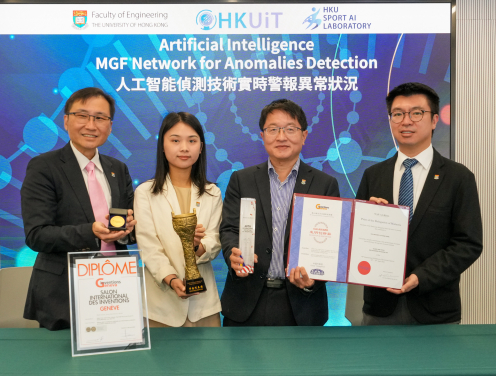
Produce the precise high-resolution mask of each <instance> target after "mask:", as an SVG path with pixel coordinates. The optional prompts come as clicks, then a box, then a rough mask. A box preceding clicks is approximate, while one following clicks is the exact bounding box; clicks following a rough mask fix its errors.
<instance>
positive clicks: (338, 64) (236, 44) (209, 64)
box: [96, 37, 377, 70]
mask: <svg viewBox="0 0 496 376" xmlns="http://www.w3.org/2000/svg"><path fill="white" fill-rule="evenodd" d="M313 49H314V42H313V41H311V40H310V41H272V40H271V39H270V38H256V40H251V39H250V40H247V39H242V40H231V39H230V38H227V39H224V38H222V37H221V38H219V41H216V40H210V38H206V39H205V40H202V41H199V40H197V38H188V39H187V38H182V39H176V40H174V41H168V40H167V39H162V42H161V44H160V49H159V50H160V51H167V52H171V51H180V52H195V51H200V52H203V51H252V52H254V51H267V52H270V53H271V54H273V55H277V54H279V53H281V52H284V53H285V52H286V51H302V52H303V51H309V52H311V51H313ZM130 63H131V65H132V69H145V70H168V69H171V68H172V69H176V70H177V69H198V68H200V69H277V68H283V69H304V68H306V69H314V68H317V69H339V68H341V69H377V60H376V59H359V58H358V56H355V57H349V58H347V59H331V58H329V57H326V58H325V59H315V58H314V57H312V56H307V57H306V59H304V60H302V59H296V60H294V59H288V58H287V57H286V55H285V54H284V56H278V57H277V59H268V60H267V59H234V58H232V57H230V56H228V57H227V58H226V59H225V60H224V61H223V60H220V59H216V60H211V59H207V58H206V57H205V56H202V57H201V58H200V60H199V61H197V60H196V59H195V58H193V57H191V56H188V57H187V59H181V60H179V59H156V58H153V59H143V58H142V57H111V58H109V57H97V58H96V69H112V70H119V69H120V70H122V69H124V67H126V66H128V64H130Z"/></svg>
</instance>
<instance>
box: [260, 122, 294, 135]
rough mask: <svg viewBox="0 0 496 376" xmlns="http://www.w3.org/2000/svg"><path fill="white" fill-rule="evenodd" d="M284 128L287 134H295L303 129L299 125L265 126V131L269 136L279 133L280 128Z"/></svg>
mask: <svg viewBox="0 0 496 376" xmlns="http://www.w3.org/2000/svg"><path fill="white" fill-rule="evenodd" d="M280 129H282V131H283V132H284V133H285V134H286V135H287V136H294V135H295V134H296V132H298V131H299V130H301V128H298V127H293V126H291V125H290V126H289V127H268V128H264V132H265V134H266V135H267V136H276V135H278V134H279V130H280Z"/></svg>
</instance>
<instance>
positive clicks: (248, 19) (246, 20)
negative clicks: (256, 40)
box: [196, 9, 320, 30]
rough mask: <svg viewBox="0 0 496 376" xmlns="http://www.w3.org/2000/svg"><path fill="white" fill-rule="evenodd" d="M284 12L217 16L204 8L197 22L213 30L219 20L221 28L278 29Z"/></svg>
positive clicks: (236, 13) (239, 13)
mask: <svg viewBox="0 0 496 376" xmlns="http://www.w3.org/2000/svg"><path fill="white" fill-rule="evenodd" d="M282 14H283V13H282V12H270V13H269V12H255V13H253V12H249V13H246V12H234V13H232V12H228V13H222V12H219V14H218V16H217V15H215V14H214V13H213V12H212V11H211V10H209V9H204V10H202V11H201V12H199V13H198V14H197V15H196V24H197V25H199V26H200V27H201V28H202V30H212V29H213V28H214V27H215V26H216V25H217V21H218V28H219V29H248V28H251V29H259V28H264V29H271V28H274V29H278V28H279V17H280V16H282ZM319 21H320V20H319Z"/></svg>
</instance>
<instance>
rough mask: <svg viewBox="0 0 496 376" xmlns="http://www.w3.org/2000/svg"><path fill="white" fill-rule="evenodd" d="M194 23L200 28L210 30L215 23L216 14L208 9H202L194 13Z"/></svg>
mask: <svg viewBox="0 0 496 376" xmlns="http://www.w3.org/2000/svg"><path fill="white" fill-rule="evenodd" d="M196 24H197V25H199V26H200V27H201V29H202V30H212V29H213V28H214V27H215V25H216V24H217V16H216V15H215V14H213V13H212V11H210V10H208V9H204V10H202V11H201V12H199V13H198V14H197V15H196Z"/></svg>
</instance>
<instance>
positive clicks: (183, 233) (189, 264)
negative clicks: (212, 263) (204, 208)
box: [172, 208, 207, 294]
mask: <svg viewBox="0 0 496 376" xmlns="http://www.w3.org/2000/svg"><path fill="white" fill-rule="evenodd" d="M196 223H197V217H196V209H194V208H193V213H188V214H179V215H174V212H172V226H173V227H174V231H176V233H177V235H179V238H180V239H181V244H182V246H183V252H184V262H185V269H186V270H185V279H186V283H185V285H186V291H185V293H186V294H193V293H195V292H204V291H207V287H206V286H205V282H204V280H203V278H202V276H201V274H200V271H199V270H198V267H197V266H196V258H195V249H194V248H195V247H194V244H193V240H194V237H195V229H196Z"/></svg>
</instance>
